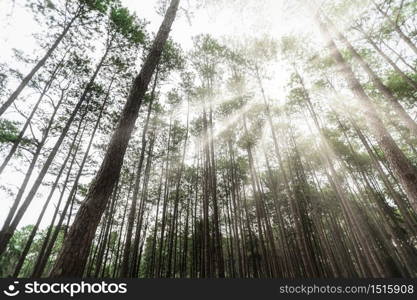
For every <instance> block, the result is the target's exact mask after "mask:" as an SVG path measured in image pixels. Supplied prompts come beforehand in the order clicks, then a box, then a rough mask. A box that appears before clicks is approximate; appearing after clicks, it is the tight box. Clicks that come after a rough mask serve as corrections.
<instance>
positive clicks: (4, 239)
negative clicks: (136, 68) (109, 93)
mask: <svg viewBox="0 0 417 300" xmlns="http://www.w3.org/2000/svg"><path fill="white" fill-rule="evenodd" d="M108 53H109V48H107V49H106V51H105V53H104V55H103V57H102V58H101V60H100V62H99V64H98V65H97V67H96V69H95V71H94V74H93V75H92V76H91V78H90V80H89V82H88V84H87V85H86V87H85V89H84V91H83V93H82V95H81V97H80V99H79V100H78V102H77V104H76V105H75V107H74V109H73V111H72V112H71V114H70V116H69V117H68V120H67V121H66V123H65V126H64V127H63V128H62V130H61V134H60V135H59V137H58V139H57V141H56V142H55V145H54V147H53V148H52V149H51V151H50V152H49V154H48V157H47V159H46V161H45V162H44V165H43V166H42V169H41V171H40V172H39V174H38V176H37V177H36V179H35V182H34V183H33V185H32V187H31V189H30V190H29V192H28V194H27V196H26V198H25V200H24V201H23V203H22V205H21V206H20V208H19V209H18V210H17V212H16V215H15V217H14V219H13V221H12V222H11V224H10V226H8V227H4V225H3V227H4V229H3V230H2V231H1V232H0V241H1V242H0V254H1V253H3V252H4V250H5V249H6V245H7V243H8V242H9V241H10V239H11V237H12V236H13V234H14V231H15V230H16V228H17V226H18V225H19V223H20V221H21V219H22V218H23V215H24V214H25V213H26V210H27V209H28V207H29V205H30V203H31V202H32V200H33V199H34V198H35V196H36V193H37V192H38V189H39V187H40V186H41V184H42V181H43V179H44V177H45V175H46V174H47V172H48V170H49V167H50V166H51V164H52V161H53V160H54V158H55V156H56V154H57V153H58V150H59V148H60V147H61V144H62V142H63V141H64V139H65V137H66V136H67V133H68V131H69V129H70V127H71V125H72V123H73V121H74V120H75V117H76V116H77V114H78V112H79V110H80V109H81V107H82V105H83V104H84V102H86V100H87V101H90V98H88V95H89V93H90V90H91V87H92V86H93V84H94V82H95V80H96V78H97V75H98V73H99V71H100V70H101V68H102V67H103V65H104V61H105V59H106V57H107V55H108ZM19 201H20V200H19Z"/></svg>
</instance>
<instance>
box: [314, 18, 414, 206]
mask: <svg viewBox="0 0 417 300" xmlns="http://www.w3.org/2000/svg"><path fill="white" fill-rule="evenodd" d="M315 20H316V22H317V24H318V26H319V28H320V31H321V33H322V35H323V38H324V40H325V41H326V44H327V46H328V47H329V49H330V52H331V56H332V57H333V59H334V60H335V61H336V63H337V64H338V66H339V68H338V70H339V72H341V74H342V75H343V77H344V78H345V79H346V81H347V84H348V86H349V88H350V90H351V91H352V93H353V94H354V95H355V97H356V98H357V99H358V100H359V101H360V104H361V105H362V110H363V113H364V114H365V116H366V119H367V123H368V126H369V129H370V130H371V132H372V134H373V135H374V136H375V138H376V140H377V141H378V144H379V145H380V147H381V149H382V150H383V152H384V154H385V156H386V158H387V160H388V162H389V165H390V167H391V168H392V169H393V170H394V173H395V175H396V177H397V179H398V180H399V182H400V183H401V185H402V187H403V188H404V191H405V192H406V194H407V197H408V198H409V200H410V202H411V204H412V207H413V209H414V210H415V211H416V212H417V172H416V169H415V168H414V166H413V165H412V164H411V162H410V161H409V160H408V159H407V157H406V156H405V155H404V153H403V152H402V151H401V149H400V148H399V147H398V145H397V144H396V143H395V141H394V139H393V138H392V136H391V135H390V134H389V132H388V131H387V129H386V127H385V125H384V123H383V122H382V120H381V119H380V118H379V116H378V114H377V112H376V111H377V110H376V107H375V105H374V104H373V103H372V101H371V99H370V98H369V97H368V95H367V94H366V93H365V90H364V89H363V87H362V85H361V83H360V82H359V81H358V79H357V78H356V77H355V74H354V73H353V70H352V68H351V67H350V66H349V64H348V63H347V62H346V61H345V59H344V58H343V56H342V54H341V53H340V50H339V49H338V48H337V46H336V44H335V42H334V41H333V39H332V37H331V35H330V33H329V30H328V28H327V26H326V25H325V24H324V23H323V22H322V21H321V20H320V18H319V16H318V15H317V14H316V15H315Z"/></svg>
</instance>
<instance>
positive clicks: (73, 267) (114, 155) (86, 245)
mask: <svg viewBox="0 0 417 300" xmlns="http://www.w3.org/2000/svg"><path fill="white" fill-rule="evenodd" d="M178 5H179V0H172V1H171V4H170V6H169V8H168V10H167V12H166V14H165V17H164V21H163V22H162V25H161V27H160V28H159V31H158V34H157V36H156V38H155V40H154V43H153V45H152V48H151V50H150V53H149V55H148V57H147V58H146V60H145V63H144V64H143V67H142V70H141V72H140V73H139V75H138V76H137V77H136V78H135V80H134V82H133V86H132V88H131V90H130V93H129V96H128V98H127V102H126V104H125V107H124V108H123V111H122V113H121V117H120V121H119V123H118V125H117V127H116V129H115V131H114V133H113V136H112V138H111V140H110V143H109V147H108V150H107V152H106V154H105V157H104V160H103V163H102V165H101V167H100V170H99V171H98V174H97V176H96V178H95V179H94V181H93V183H92V185H91V188H90V190H89V192H88V195H87V197H86V199H85V201H84V202H83V204H82V205H81V207H80V209H79V211H78V213H77V215H76V217H75V220H74V223H73V225H72V226H71V229H70V231H69V232H68V236H67V238H66V239H65V241H64V244H63V246H62V250H61V252H60V254H59V256H58V258H57V261H56V263H55V265H54V267H53V269H52V272H51V274H50V276H52V277H68V276H82V274H83V270H84V267H85V264H86V262H87V258H88V252H89V249H90V246H91V242H92V240H93V238H94V234H95V231H96V228H97V225H98V223H99V221H100V218H101V215H102V214H103V211H104V209H105V207H106V204H107V202H108V200H109V198H110V195H111V193H112V190H113V186H114V184H115V182H116V180H117V178H118V176H119V174H120V170H121V167H122V163H123V157H124V154H125V152H126V148H127V145H128V142H129V139H130V136H131V134H132V131H133V128H134V125H135V121H136V119H137V117H138V113H139V108H140V106H141V104H142V99H143V97H144V95H145V93H146V90H147V88H148V85H149V82H150V80H151V77H152V75H153V73H154V71H155V68H156V66H157V64H158V62H159V60H160V57H161V54H162V50H163V47H164V45H165V42H166V40H167V39H168V36H169V32H170V30H171V26H172V23H173V22H174V19H175V16H176V13H177V10H178Z"/></svg>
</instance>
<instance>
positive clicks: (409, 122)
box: [324, 16, 417, 136]
mask: <svg viewBox="0 0 417 300" xmlns="http://www.w3.org/2000/svg"><path fill="white" fill-rule="evenodd" d="M324 18H325V20H326V21H327V23H328V26H329V28H330V29H331V30H332V31H333V32H334V33H335V34H336V36H337V37H338V38H339V39H340V40H341V41H342V43H343V44H344V45H345V46H346V47H347V48H348V49H349V51H350V53H351V54H352V56H353V58H354V59H355V60H356V61H357V62H358V63H359V65H360V66H361V67H362V68H363V69H364V70H365V72H366V74H368V76H369V78H370V79H371V81H372V83H373V84H374V86H375V87H376V89H377V90H378V91H379V92H380V93H381V94H382V95H383V96H384V97H385V98H386V99H387V100H388V101H389V102H390V104H391V107H392V108H393V109H394V111H395V113H396V114H397V115H398V116H399V117H400V120H401V121H402V122H403V123H404V125H405V126H407V128H408V129H409V130H410V131H411V133H412V134H413V135H414V136H417V123H416V122H415V121H414V120H413V119H412V118H411V117H410V115H409V114H408V113H407V111H406V110H405V109H404V107H403V106H402V105H401V103H400V102H399V101H398V99H397V98H396V97H395V96H394V94H393V92H392V91H391V90H390V89H389V88H388V87H387V86H386V85H385V84H384V83H383V82H382V80H381V79H380V78H379V77H378V75H377V74H376V73H375V72H374V71H373V70H372V69H371V67H370V66H369V64H368V63H367V62H366V61H365V60H364V59H363V58H362V56H361V55H360V54H359V53H358V51H356V49H355V48H354V47H353V45H352V44H351V43H350V42H349V41H348V39H347V38H346V37H345V36H344V35H343V34H342V33H341V32H340V31H339V30H337V28H336V26H335V25H334V24H333V22H331V21H330V20H329V18H327V17H326V16H324Z"/></svg>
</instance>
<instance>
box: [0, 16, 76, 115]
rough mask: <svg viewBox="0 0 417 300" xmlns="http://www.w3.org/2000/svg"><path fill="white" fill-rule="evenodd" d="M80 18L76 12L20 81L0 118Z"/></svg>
mask: <svg viewBox="0 0 417 300" xmlns="http://www.w3.org/2000/svg"><path fill="white" fill-rule="evenodd" d="M79 16H80V11H78V12H77V13H76V14H75V15H74V16H73V17H72V19H71V20H70V22H69V23H68V24H67V25H66V26H65V27H64V30H63V31H62V32H61V34H60V35H59V36H58V38H57V39H56V40H55V42H54V43H53V44H52V46H51V47H50V48H49V49H48V51H47V52H46V53H45V55H44V56H43V57H42V58H41V59H40V60H39V61H38V63H37V64H36V65H35V66H34V67H33V69H32V70H31V71H30V72H29V74H27V75H26V76H25V77H24V78H23V79H22V81H21V82H20V84H19V86H18V87H17V88H16V90H15V91H14V92H13V93H12V94H11V95H10V97H9V98H8V99H7V100H6V102H4V103H3V104H2V105H1V106H0V116H1V115H2V114H3V113H4V112H5V111H6V110H7V109H8V108H9V106H10V105H12V103H13V102H14V101H15V100H16V99H17V97H19V95H20V93H21V92H22V91H23V89H24V88H25V87H26V86H27V85H28V83H29V82H30V81H31V80H32V78H33V76H35V74H36V73H37V72H38V71H39V69H40V68H42V66H43V65H44V64H45V63H46V61H47V60H48V59H49V57H51V55H52V53H53V52H54V51H55V49H56V48H57V47H58V45H59V44H60V43H61V41H62V39H63V38H64V37H65V36H66V35H67V33H68V31H69V30H70V28H71V26H72V24H73V23H74V22H75V20H77V19H78V17H79Z"/></svg>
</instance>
